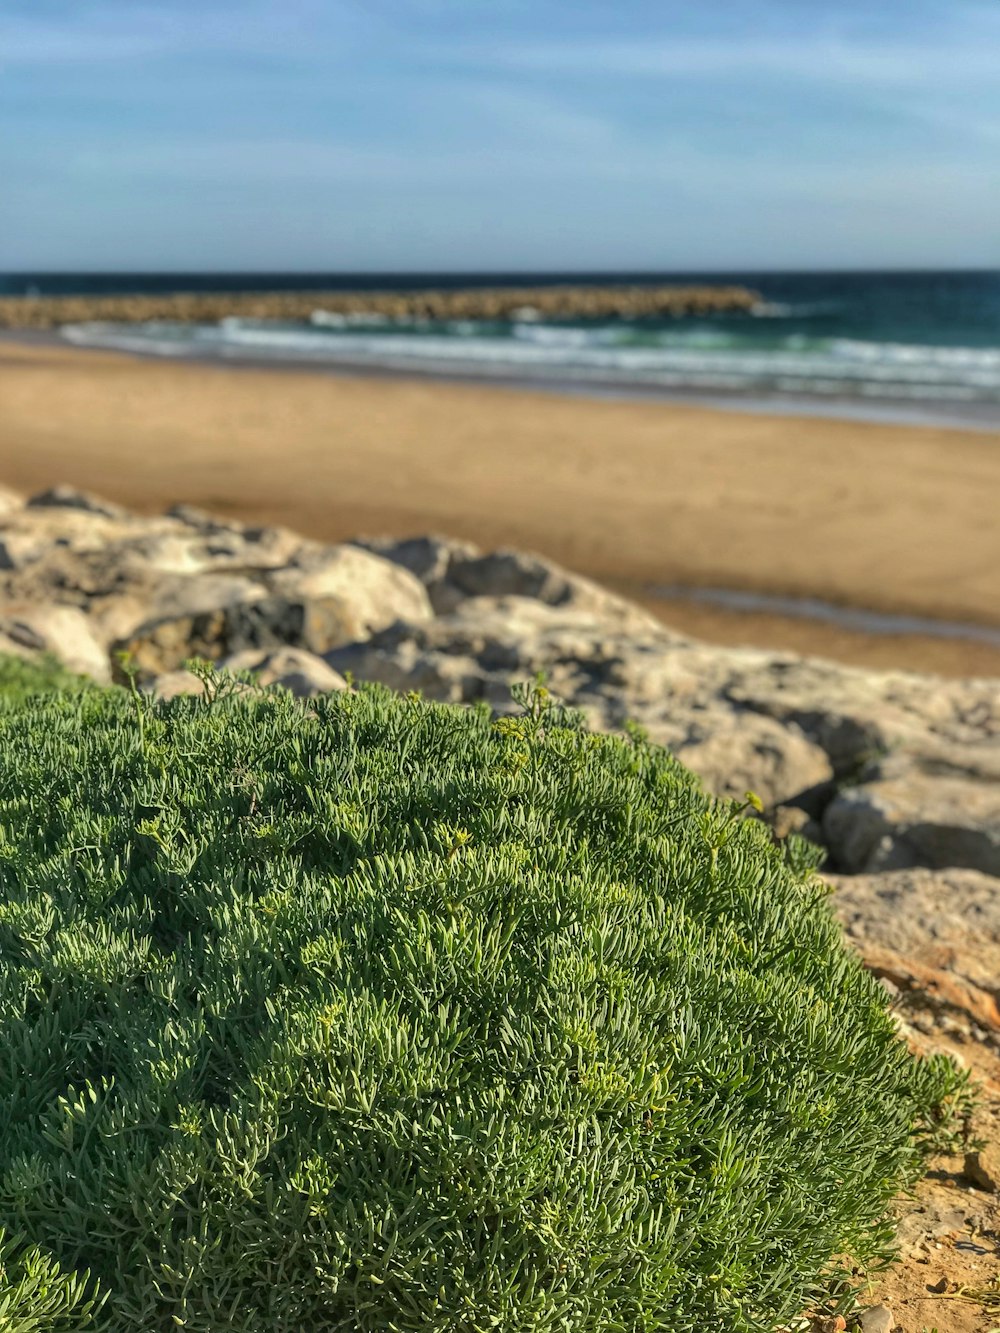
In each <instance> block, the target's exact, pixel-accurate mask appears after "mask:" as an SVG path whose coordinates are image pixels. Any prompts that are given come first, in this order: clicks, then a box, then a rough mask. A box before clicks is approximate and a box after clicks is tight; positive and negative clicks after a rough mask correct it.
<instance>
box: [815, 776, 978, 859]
mask: <svg viewBox="0 0 1000 1333" xmlns="http://www.w3.org/2000/svg"><path fill="white" fill-rule="evenodd" d="M823 832H824V836H825V838H826V841H827V844H828V846H829V847H830V850H831V852H832V853H833V856H834V857H835V859H836V861H837V863H838V865H839V866H840V867H841V868H842V869H844V870H847V871H852V872H868V871H876V870H892V869H897V868H902V867H906V866H916V865H925V866H932V867H938V868H943V867H946V866H967V867H970V868H973V869H976V870H982V871H984V872H985V873H986V874H989V875H1000V786H993V785H992V784H984V783H978V782H975V781H972V780H971V779H968V778H961V777H929V776H928V775H927V774H925V773H922V772H921V771H920V770H919V768H916V767H915V768H913V769H911V770H910V771H909V772H908V773H904V774H901V775H900V776H898V777H895V778H889V779H885V780H881V781H876V782H872V783H867V784H865V785H863V786H860V787H849V788H846V789H844V790H843V791H841V792H839V793H838V795H837V796H836V798H835V799H834V800H833V801H832V802H831V803H830V805H829V806H828V807H827V809H826V811H825V813H824V815H823Z"/></svg>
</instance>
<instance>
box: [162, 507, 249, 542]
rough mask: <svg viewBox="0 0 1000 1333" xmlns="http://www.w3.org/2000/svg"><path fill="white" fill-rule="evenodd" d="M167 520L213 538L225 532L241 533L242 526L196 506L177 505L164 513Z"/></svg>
mask: <svg viewBox="0 0 1000 1333" xmlns="http://www.w3.org/2000/svg"><path fill="white" fill-rule="evenodd" d="M164 517H165V518H172V519H174V520H176V522H178V523H182V524H183V525H184V526H185V527H186V528H194V530H195V531H196V532H200V533H202V534H203V535H205V536H213V535H215V534H217V533H223V532H239V531H240V530H241V528H242V524H240V523H237V522H234V521H232V520H230V519H225V518H219V516H218V515H217V514H210V513H209V512H208V511H207V510H205V509H199V508H197V506H195V505H189V504H175V505H171V506H170V508H169V509H167V510H166V511H165V512H164Z"/></svg>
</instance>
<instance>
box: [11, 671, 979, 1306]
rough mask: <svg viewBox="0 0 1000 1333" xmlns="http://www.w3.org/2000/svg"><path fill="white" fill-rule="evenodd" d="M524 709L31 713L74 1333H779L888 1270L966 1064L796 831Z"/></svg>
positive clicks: (49, 1144)
mask: <svg viewBox="0 0 1000 1333" xmlns="http://www.w3.org/2000/svg"><path fill="white" fill-rule="evenodd" d="M519 697H520V700H521V703H522V705H523V710H522V714H521V716H518V717H510V718H504V719H501V720H500V721H498V722H493V721H492V720H491V718H490V715H489V712H488V710H486V709H472V710H461V709H454V708H447V707H443V706H432V705H427V704H425V703H423V702H421V701H420V700H419V699H417V698H414V697H410V698H403V699H400V698H396V697H394V696H391V695H389V694H388V693H387V692H384V691H379V690H370V689H363V690H361V691H358V692H355V693H344V694H340V695H335V696H330V697H323V698H320V699H317V700H312V701H310V703H309V705H308V706H306V707H304V706H302V705H301V704H300V703H298V702H297V701H296V700H294V699H293V698H291V696H289V695H286V694H283V693H280V692H277V693H274V692H272V693H266V692H265V693H247V692H235V693H234V692H227V691H220V692H218V693H217V695H216V697H215V698H214V699H212V700H203V699H192V698H179V699H175V700H174V701H173V702H171V703H169V704H166V705H163V704H154V703H151V702H149V701H145V700H143V701H140V705H141V706H140V707H139V708H138V709H137V707H136V701H135V700H133V699H131V698H130V697H129V695H128V693H127V692H126V691H104V692H102V691H91V692H87V693H83V694H80V695H52V696H47V697H36V698H34V699H31V700H29V701H28V702H26V703H25V704H24V705H23V707H22V708H20V709H19V710H12V709H7V710H0V760H2V762H0V877H2V898H0V1104H2V1107H3V1115H4V1133H3V1135H2V1136H0V1223H2V1224H3V1225H4V1226H5V1227H6V1228H7V1232H8V1235H9V1236H10V1237H11V1238H12V1242H11V1243H12V1244H16V1246H17V1247H18V1252H19V1253H24V1254H31V1255H33V1256H35V1257H34V1259H33V1261H32V1262H33V1263H34V1264H35V1265H36V1266H37V1265H43V1266H44V1267H43V1271H44V1273H45V1274H47V1275H49V1276H47V1277H46V1278H45V1282H46V1283H48V1284H49V1286H50V1287H53V1286H54V1285H57V1284H71V1285H59V1287H58V1289H59V1291H61V1292H62V1291H65V1292H68V1293H70V1294H72V1296H73V1300H74V1301H75V1302H76V1304H75V1306H74V1309H73V1316H74V1319H75V1322H74V1323H73V1325H72V1326H73V1327H74V1328H75V1329H81V1330H82V1329H88V1328H91V1327H93V1328H95V1329H98V1328H100V1329H104V1330H107V1333H126V1331H128V1333H133V1331H134V1330H143V1333H165V1331H166V1330H177V1329H184V1330H187V1331H188V1333H302V1331H304V1330H309V1333H341V1331H343V1333H348V1330H350V1331H351V1333H355V1331H357V1333H375V1331H379V1333H381V1331H383V1330H385V1331H386V1333H388V1331H389V1330H393V1331H395V1333H418V1330H419V1331H420V1333H452V1331H456V1333H457V1331H459V1330H461V1333H476V1331H478V1330H497V1331H499V1333H528V1330H531V1331H532V1333H556V1330H559V1333H596V1331H597V1330H608V1331H609V1333H626V1331H627V1333H638V1331H640V1330H643V1331H648V1333H651V1331H652V1330H670V1333H686V1331H691V1330H695V1329H697V1330H702V1329H705V1328H711V1329H713V1330H723V1331H725V1330H728V1331H730V1333H749V1331H750V1330H764V1329H771V1328H772V1327H774V1326H775V1325H776V1324H778V1323H780V1322H782V1321H787V1320H788V1319H790V1318H791V1317H792V1316H794V1315H796V1314H797V1313H798V1312H800V1311H801V1310H802V1309H803V1308H805V1307H806V1305H807V1304H808V1303H809V1302H810V1301H811V1300H813V1299H819V1297H820V1295H821V1294H822V1292H823V1291H829V1290H830V1289H831V1285H832V1284H833V1283H834V1281H835V1280H840V1279H842V1276H843V1275H842V1272H841V1270H838V1269H837V1268H836V1266H835V1263H834V1256H838V1255H844V1254H851V1255H853V1256H855V1257H856V1258H857V1259H859V1260H864V1261H868V1260H871V1259H872V1258H873V1257H877V1256H878V1255H880V1254H882V1253H883V1252H884V1251H885V1249H886V1246H887V1244H888V1241H889V1235H890V1228H889V1223H888V1221H887V1217H886V1205H887V1203H888V1201H889V1199H890V1198H891V1196H892V1195H893V1193H894V1192H895V1190H896V1189H897V1187H898V1186H899V1185H900V1184H901V1183H902V1182H905V1181H906V1180H907V1179H910V1178H912V1177H913V1175H914V1173H915V1172H916V1170H917V1169H918V1167H919V1163H920V1152H921V1134H923V1133H925V1132H929V1128H928V1127H930V1126H932V1125H933V1124H934V1120H933V1113H934V1111H935V1108H936V1107H939V1106H941V1105H942V1104H943V1103H945V1102H946V1099H947V1098H948V1097H949V1096H951V1095H953V1094H955V1092H956V1090H957V1088H958V1087H959V1085H960V1081H961V1080H960V1078H959V1076H958V1075H957V1073H956V1072H955V1071H954V1070H953V1069H952V1067H951V1066H946V1065H943V1064H937V1065H933V1066H929V1065H921V1064H919V1063H918V1062H917V1061H915V1060H914V1059H913V1058H912V1057H911V1056H910V1055H909V1054H908V1053H907V1051H906V1049H905V1048H904V1046H903V1045H902V1044H901V1043H900V1042H899V1041H898V1040H897V1038H896V1036H895V1034H894V1029H893V1024H892V1021H891V1019H890V1016H889V1015H888V1013H887V1011H886V1008H885V1003H884V998H883V993H882V991H881V989H880V987H878V986H877V985H876V984H875V983H874V982H873V981H872V980H871V979H870V978H869V977H868V976H867V975H866V974H865V973H864V971H863V969H862V968H861V965H860V963H859V962H858V961H857V959H856V958H855V957H854V956H853V955H852V954H850V953H849V952H848V950H847V949H846V947H845V946H844V944H843V943H842V939H841V935H840V932H839V930H838V928H837V927H836V925H835V922H834V920H833V917H832V915H831V914H830V912H829V908H828V904H827V900H826V899H827V895H826V893H825V891H824V889H823V887H822V885H820V884H818V883H817V882H816V881H815V880H814V879H813V878H812V877H811V876H810V874H809V872H808V870H804V871H802V873H799V872H798V871H795V870H793V869H791V868H790V867H789V866H788V865H787V864H786V863H785V861H784V859H783V856H782V853H781V851H780V850H778V849H776V848H774V847H773V846H772V845H771V843H770V839H769V835H768V832H767V830H766V828H765V827H764V826H763V825H762V824H761V823H759V822H758V821H756V820H752V819H746V818H743V817H742V814H741V810H740V808H739V807H736V806H733V805H731V804H717V803H713V802H712V801H710V800H709V799H708V798H707V797H706V796H705V795H704V794H703V793H702V791H701V790H700V788H699V787H698V785H697V783H696V782H695V780H694V779H693V778H692V777H691V776H690V775H689V774H688V773H687V772H686V771H685V770H684V769H683V768H682V767H681V766H680V765H679V764H678V763H677V762H676V761H675V760H673V759H672V758H671V757H670V756H669V755H667V754H666V753H665V752H664V751H662V750H660V749H658V748H656V747H653V746H650V745H649V744H648V743H647V742H646V741H645V740H644V739H643V738H642V736H641V735H640V734H638V733H635V734H634V735H633V736H632V738H631V740H629V741H622V740H617V739H614V738H611V737H608V736H600V735H591V734H589V733H588V732H587V731H586V730H584V729H583V728H582V727H581V726H580V725H579V723H578V721H577V719H576V718H575V717H574V716H573V715H571V714H569V713H565V712H562V711H560V710H558V709H555V708H553V707H551V705H550V704H549V702H548V700H547V699H546V697H545V695H544V693H543V692H541V691H540V690H538V689H534V690H530V689H526V690H524V691H522V692H521V693H520V696H519ZM138 719H141V723H142V743H141V744H138V743H137V739H136V737H137V728H138V725H139V721H138ZM3 1272H4V1276H3V1277H2V1278H0V1311H2V1309H3V1306H2V1301H3V1300H4V1299H7V1300H8V1301H10V1300H13V1297H12V1295H11V1293H12V1292H13V1291H14V1290H15V1287H16V1284H17V1283H18V1282H20V1280H21V1279H20V1277H18V1276H17V1275H16V1274H15V1275H14V1276H11V1275H9V1274H8V1273H7V1270H6V1269H4V1270H3ZM88 1274H89V1275H90V1276H88ZM824 1284H826V1285H824ZM43 1285H44V1284H43ZM16 1289H17V1290H21V1289H22V1288H20V1287H17V1288H16ZM842 1289H843V1288H842V1287H839V1288H838V1290H842ZM85 1293H90V1296H96V1297H97V1298H98V1299H102V1300H103V1301H104V1304H103V1309H102V1310H101V1311H100V1312H96V1311H94V1310H88V1308H87V1304H86V1302H87V1300H88V1299H90V1296H87V1295H86V1294H85ZM18 1299H21V1305H22V1306H23V1305H24V1303H25V1302H24V1299H22V1298H18ZM845 1299H846V1297H845ZM33 1302H34V1303H33ZM50 1304H51V1302H50ZM50 1304H49V1305H47V1304H46V1303H45V1299H43V1297H42V1295H39V1296H38V1298H37V1300H36V1298H35V1297H33V1296H30V1295H29V1296H28V1297H27V1311H26V1313H27V1315H28V1317H29V1320H30V1319H33V1320H34V1323H31V1322H28V1323H24V1322H22V1323H21V1324H18V1323H13V1324H11V1327H12V1328H14V1329H18V1330H21V1329H22V1328H23V1329H30V1330H31V1333H36V1330H37V1333H55V1330H57V1329H60V1330H61V1329H62V1328H63V1326H64V1325H63V1324H61V1323H60V1322H59V1321H60V1319H63V1321H64V1323H65V1314H64V1313H61V1312H59V1311H58V1310H54V1311H53V1310H51V1309H50ZM18 1317H19V1318H21V1317H22V1316H21V1315H20V1313H19V1315H18ZM2 1327H5V1325H3V1323H2V1321H0V1328H2Z"/></svg>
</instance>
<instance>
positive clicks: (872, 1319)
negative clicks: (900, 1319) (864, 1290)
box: [858, 1305, 896, 1333]
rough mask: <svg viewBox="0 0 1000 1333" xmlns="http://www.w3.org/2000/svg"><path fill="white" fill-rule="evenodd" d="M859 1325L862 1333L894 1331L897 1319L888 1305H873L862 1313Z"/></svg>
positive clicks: (887, 1332) (890, 1332)
mask: <svg viewBox="0 0 1000 1333" xmlns="http://www.w3.org/2000/svg"><path fill="white" fill-rule="evenodd" d="M858 1326H859V1328H860V1329H861V1333H892V1330H893V1329H894V1328H895V1327H896V1321H895V1319H894V1318H893V1314H892V1311H891V1310H890V1309H889V1307H888V1306H887V1305H873V1306H872V1307H871V1309H870V1310H865V1311H864V1313H863V1314H862V1315H861V1318H860V1319H859V1320H858Z"/></svg>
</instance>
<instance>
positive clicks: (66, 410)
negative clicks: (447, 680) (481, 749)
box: [0, 334, 1000, 676]
mask: <svg viewBox="0 0 1000 1333" xmlns="http://www.w3.org/2000/svg"><path fill="white" fill-rule="evenodd" d="M233 370H238V371H239V372H240V373H239V374H232V373H229V372H231V371H233ZM318 370H321V371H322V372H323V373H317V371H318ZM0 422H2V425H0V481H3V482H4V483H6V484H9V485H11V486H14V487H15V488H17V489H20V490H24V491H29V492H30V491H34V490H38V489H41V488H43V487H44V486H46V485H51V484H53V483H54V482H56V481H70V482H73V483H75V484H77V485H81V486H85V487H88V488H90V489H93V490H95V491H97V492H99V493H102V494H105V495H107V496H109V497H110V498H113V499H117V500H119V501H120V502H122V503H125V504H127V505H130V506H131V507H133V508H135V509H137V510H139V511H146V512H152V511H155V510H157V509H162V508H165V507H166V506H167V505H169V504H172V503H175V502H177V501H180V500H183V501H187V502H190V503H194V504H200V505H202V506H203V507H205V508H210V509H217V510H223V511H225V512H228V513H231V514H233V515H234V516H238V517H241V518H245V519H248V520H252V521H257V520H259V521H268V522H279V523H283V524H286V525H287V526H289V527H293V528H296V529H301V530H303V531H305V532H307V533H308V534H310V535H314V536H317V537H321V538H323V539H326V540H342V539H344V538H347V537H353V536H359V535H362V534H370V535H377V534H381V533H385V534H387V535H396V536H401V535H407V534H412V533H416V532H420V531H427V530H428V529H437V530H438V531H442V532H446V533H449V534H450V535H453V536H458V537H466V538H468V539H470V540H473V541H477V542H480V543H481V544H483V545H504V544H508V545H512V546H518V547H521V548H527V549H535V550H537V551H539V552H540V553H542V554H544V555H548V556H550V557H551V558H553V559H556V560H559V561H560V562H562V563H564V564H566V565H568V566H570V567H571V568H576V569H579V570H580V571H581V572H583V573H586V574H588V575H590V576H591V577H593V578H596V579H598V580H599V581H602V582H605V583H607V584H608V585H609V586H612V587H615V588H618V589H619V590H622V591H627V592H628V593H629V594H630V595H632V596H636V597H638V598H639V599H640V600H642V601H643V602H644V604H645V605H647V606H649V607H650V608H651V609H654V610H656V611H657V613H658V614H660V615H661V617H662V618H663V619H664V620H665V621H666V622H667V623H668V624H670V625H672V626H674V627H675V628H677V629H678V630H680V631H681V632H685V633H692V634H699V635H700V636H701V637H703V638H706V639H709V640H710V641H715V642H729V643H741V642H742V643H750V644H756V645H758V646H770V647H785V648H788V649H789V650H791V651H798V652H812V653H815V654H818V655H825V656H831V657H836V658H839V659H840V660H845V661H850V662H856V663H857V664H859V665H871V666H883V667H891V666H896V667H907V666H908V667H910V668H912V669H923V670H929V671H938V672H940V673H942V674H947V675H997V676H1000V648H998V647H997V646H995V645H994V644H993V643H992V642H984V641H979V642H976V641H974V639H973V638H970V639H969V640H963V639H962V638H961V637H960V636H959V637H956V638H951V639H949V638H945V637H943V636H940V635H937V634H934V633H929V634H894V633H888V634H874V633H865V632H861V631H859V630H857V629H856V628H851V627H850V626H849V625H837V624H836V623H823V622H821V621H818V620H809V619H808V618H802V617H799V618H798V619H797V618H796V617H795V616H794V615H787V614H782V613H781V612H780V611H778V610H775V609H773V608H768V607H767V606H766V605H764V606H763V607H760V606H759V607H757V609H755V610H751V611H740V610H733V609H726V608H724V607H721V606H714V605H710V604H706V603H702V602H699V601H698V600H697V599H694V600H692V590H697V589H699V588H702V589H711V588H722V589H730V590H735V591H738V592H744V593H756V594H763V595H765V596H770V597H792V598H799V599H803V598H815V599H819V600H821V601H823V602H826V603H830V604H832V605H833V606H834V607H837V606H840V607H849V608H861V609H865V610H869V611H872V612H879V613H883V614H888V615H897V614H898V615H907V616H916V617H919V618H926V619H930V620H931V621H934V620H938V621H957V622H960V624H961V623H966V624H969V625H977V626H986V627H992V628H998V627H1000V535H998V534H997V532H996V526H997V525H996V523H995V518H994V510H995V505H996V496H997V495H998V494H1000V451H998V450H995V449H993V448H991V447H990V443H989V442H988V441H987V440H986V439H984V437H983V433H982V428H981V430H980V431H975V430H971V431H970V430H964V429H963V430H956V429H946V428H943V427H941V426H938V425H932V424H929V423H925V424H922V425H920V426H916V425H906V426H904V425H887V424H873V423H855V422H851V423H847V422H844V421H837V420H832V419H823V418H819V417H816V416H802V417H798V416H791V415H784V414H778V413H773V412H772V413H770V414H769V413H767V412H766V411H757V412H754V413H749V412H739V411H736V410H733V409H732V408H729V409H728V410H725V411H720V410H718V409H717V408H716V407H714V406H713V407H711V408H709V407H704V406H700V405H695V404H693V403H689V402H684V403H678V402H676V401H673V402H666V401H664V400H662V399H660V398H656V399H651V398H649V397H645V396H644V397H627V398H626V397H622V396H619V395H615V396H614V397H592V398H588V399H587V400H586V401H584V400H583V399H582V398H581V396H580V395H579V394H572V395H571V394H566V393H560V392H558V391H556V390H553V389H545V390H544V391H543V390H540V389H539V387H538V386H536V385H532V386H531V387H530V388H526V387H523V386H519V385H508V384H505V385H503V386H500V385H498V384H496V383H490V384H488V385H486V386H484V385H481V384H474V383H470V382H469V381H467V380H464V381H462V382H461V383H458V382H454V381H445V380H442V379H437V378H430V377H417V376H414V375H408V376H406V377H403V376H400V375H398V374H358V373H356V372H352V373H351V374H347V373H345V372H343V371H341V370H331V369H330V368H329V367H327V366H325V365H324V366H323V367H317V366H316V365H315V364H311V365H307V366H302V365H288V364H281V365H274V364H273V363H270V364H267V365H266V366H261V365H260V364H259V363H257V362H254V363H252V364H251V363H248V362H243V361H240V362H235V361H229V360H226V359H211V360H200V359H199V360H194V359H191V358H183V359H181V358H172V359H170V360H166V359H161V358H155V357H154V358H150V357H139V356H132V355H127V354H125V353H120V352H106V351H95V350H90V349H87V350H84V349H80V348H75V347H71V346H69V345H67V344H66V343H65V342H63V341H62V340H61V339H59V338H58V337H56V336H54V335H51V334H48V335H34V336H27V337H23V336H22V337H18V336H14V335H7V336H4V337H2V338H0ZM667 585H678V586H679V587H680V588H681V589H682V590H683V592H684V595H683V596H682V597H677V596H672V597H664V596H657V595H656V594H655V592H654V591H653V590H654V589H656V588H661V589H662V588H664V587H666V586H667Z"/></svg>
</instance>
